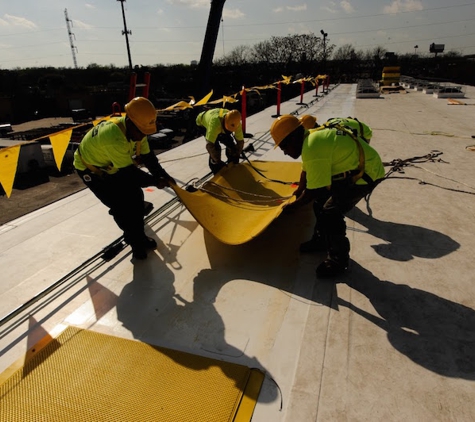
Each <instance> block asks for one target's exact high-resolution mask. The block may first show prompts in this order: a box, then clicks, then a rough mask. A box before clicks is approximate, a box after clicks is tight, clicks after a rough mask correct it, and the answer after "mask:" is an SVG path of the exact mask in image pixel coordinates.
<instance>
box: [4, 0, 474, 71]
mask: <svg viewBox="0 0 475 422" xmlns="http://www.w3.org/2000/svg"><path fill="white" fill-rule="evenodd" d="M210 4H211V0H155V1H154V0H124V1H121V0H89V1H82V0H62V1H56V0H41V1H38V0H16V1H15V0H0V5H1V7H0V52H1V56H0V69H16V68H27V67H45V66H52V67H67V68H74V67H78V68H85V67H87V66H88V65H90V64H98V65H103V66H107V65H114V66H117V67H127V66H128V64H129V61H128V53H127V46H126V37H125V36H124V35H123V31H124V20H123V16H122V6H123V8H124V14H125V19H126V25H127V30H128V31H129V35H128V38H129V45H130V56H131V61H132V64H133V66H135V65H142V66H153V65H157V64H164V65H171V64H179V63H184V64H190V63H191V61H192V60H196V61H199V59H200V55H201V49H202V44H203V39H204V35H205V31H206V25H207V22H208V15H209V10H210ZM66 15H67V19H66ZM68 23H69V29H68ZM321 31H324V32H325V33H327V34H328V35H327V42H328V43H329V44H334V45H335V46H336V48H338V47H340V46H342V45H345V44H351V45H352V46H353V47H354V48H355V49H356V50H363V51H367V50H372V49H373V48H375V47H377V46H381V47H383V48H385V49H386V50H387V51H392V52H395V53H396V54H406V53H410V54H414V53H416V54H425V55H429V54H430V53H429V46H430V44H432V43H435V44H444V46H445V52H448V51H452V50H453V51H456V52H458V53H461V54H475V1H470V0H450V1H447V0H444V1H442V0H343V1H331V0H227V1H226V3H225V5H224V11H223V17H222V21H221V26H220V30H219V36H218V39H217V42H216V50H215V56H214V57H215V58H219V57H222V56H223V55H225V54H228V53H230V52H231V51H232V50H233V49H234V48H235V47H238V46H243V45H247V46H251V47H252V46H253V45H255V44H257V43H259V42H261V41H266V40H269V39H270V38H271V37H272V36H287V35H291V34H310V33H314V34H315V35H317V36H320V34H321ZM416 46H417V47H416ZM73 53H74V54H73ZM74 59H76V64H75V63H74Z"/></svg>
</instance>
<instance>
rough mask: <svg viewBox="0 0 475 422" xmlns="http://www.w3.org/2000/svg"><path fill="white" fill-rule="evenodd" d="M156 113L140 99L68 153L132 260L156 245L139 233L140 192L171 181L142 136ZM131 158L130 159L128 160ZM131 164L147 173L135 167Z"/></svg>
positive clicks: (151, 127) (150, 130) (152, 125)
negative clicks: (129, 249)
mask: <svg viewBox="0 0 475 422" xmlns="http://www.w3.org/2000/svg"><path fill="white" fill-rule="evenodd" d="M156 118H157V111H156V109H155V107H154V106H153V104H152V103H151V102H150V101H149V100H148V99H147V98H144V97H136V98H134V99H133V100H131V101H130V102H129V103H127V104H126V105H125V116H123V117H120V118H116V119H111V120H108V121H104V122H101V123H100V124H98V125H97V126H95V127H94V128H92V129H91V130H89V132H87V133H86V135H85V136H84V138H83V139H82V141H81V143H80V144H79V148H78V149H77V150H76V152H75V153H74V167H75V168H76V171H77V173H78V175H79V176H80V177H81V179H82V180H83V182H84V183H85V184H86V186H87V187H88V188H89V189H90V190H91V191H92V192H93V193H94V195H96V197H97V198H98V199H99V200H100V201H101V202H102V203H103V204H104V205H105V206H106V207H108V208H109V214H111V215H112V217H113V218H114V220H115V222H116V224H117V225H118V226H119V228H120V229H122V231H123V232H124V240H125V241H126V242H127V243H128V244H129V245H130V246H131V247H132V255H133V257H134V258H135V259H146V258H147V249H154V248H156V247H157V243H156V242H155V240H154V239H152V238H150V237H148V236H146V235H145V227H144V206H145V203H144V194H143V191H142V188H144V187H147V186H156V187H158V188H159V189H163V188H164V187H166V186H169V184H170V183H175V181H174V180H173V178H172V177H170V176H169V175H168V174H167V172H166V171H165V170H164V169H163V168H162V166H161V165H160V164H159V162H158V159H157V157H156V155H155V154H154V153H153V151H150V147H149V144H148V141H147V135H151V134H152V133H155V132H156V131H157V126H156ZM134 156H135V160H134V158H133V157H134ZM137 161H140V162H141V163H142V164H144V165H145V166H146V167H147V169H148V170H149V171H150V174H149V173H146V172H144V171H142V170H140V169H139V168H138V167H137Z"/></svg>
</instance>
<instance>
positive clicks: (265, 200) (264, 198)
mask: <svg viewBox="0 0 475 422" xmlns="http://www.w3.org/2000/svg"><path fill="white" fill-rule="evenodd" d="M206 185H210V186H215V187H218V188H220V189H224V190H230V191H232V192H237V193H241V194H244V195H249V196H255V197H258V198H262V199H252V200H249V199H247V200H246V199H238V198H233V197H231V196H229V195H226V194H224V193H218V192H215V191H212V190H208V189H206V188H204V186H206ZM199 189H200V190H201V191H203V192H205V193H208V194H210V195H212V196H217V197H220V198H224V199H230V200H232V201H235V202H243V203H244V202H245V203H248V202H252V203H254V202H263V203H269V202H282V200H284V199H290V198H292V195H291V196H279V197H278V198H276V197H275V196H270V195H261V194H258V193H252V192H247V191H243V190H239V189H235V188H231V187H229V186H223V185H220V184H218V183H216V182H206V183H205V184H204V185H202V186H201V187H200V188H199Z"/></svg>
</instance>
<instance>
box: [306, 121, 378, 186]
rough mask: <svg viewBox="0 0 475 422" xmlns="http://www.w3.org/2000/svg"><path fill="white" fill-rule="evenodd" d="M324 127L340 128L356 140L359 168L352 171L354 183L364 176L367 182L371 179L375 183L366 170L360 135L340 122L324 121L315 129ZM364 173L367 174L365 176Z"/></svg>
mask: <svg viewBox="0 0 475 422" xmlns="http://www.w3.org/2000/svg"><path fill="white" fill-rule="evenodd" d="M323 129H337V130H340V131H342V132H344V133H345V134H347V135H348V136H350V137H351V139H353V140H354V141H355V142H356V145H357V147H358V168H357V169H355V170H352V171H351V173H352V175H351V180H352V182H353V183H356V181H357V180H359V179H361V178H363V180H364V181H365V182H366V183H368V179H369V180H371V183H373V180H372V179H371V177H370V176H368V175H367V174H366V173H365V171H364V170H365V155H364V151H363V147H362V146H361V144H360V141H359V140H358V137H357V136H356V135H355V134H354V133H353V132H352V131H351V130H349V129H348V128H346V127H345V126H342V125H341V124H339V123H329V124H328V123H324V124H323V125H322V126H320V127H318V128H316V129H315V131H317V130H323ZM364 175H366V176H365V177H363V176H364Z"/></svg>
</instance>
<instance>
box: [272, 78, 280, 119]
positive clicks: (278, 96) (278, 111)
mask: <svg viewBox="0 0 475 422" xmlns="http://www.w3.org/2000/svg"><path fill="white" fill-rule="evenodd" d="M281 94H282V89H281V84H280V82H278V83H277V114H275V117H279V116H280V101H281ZM273 117H274V116H273Z"/></svg>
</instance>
